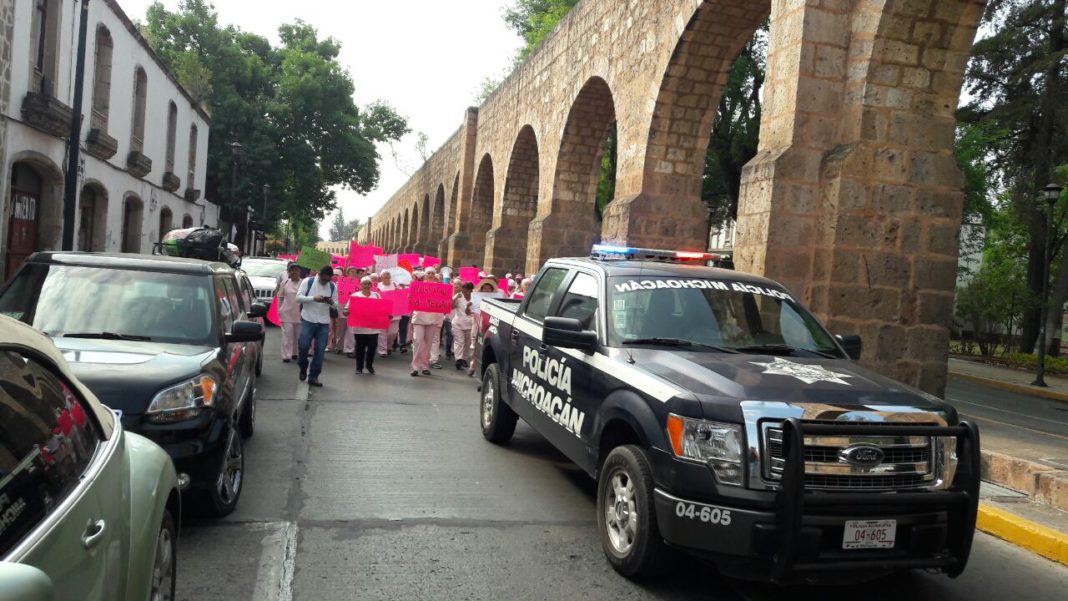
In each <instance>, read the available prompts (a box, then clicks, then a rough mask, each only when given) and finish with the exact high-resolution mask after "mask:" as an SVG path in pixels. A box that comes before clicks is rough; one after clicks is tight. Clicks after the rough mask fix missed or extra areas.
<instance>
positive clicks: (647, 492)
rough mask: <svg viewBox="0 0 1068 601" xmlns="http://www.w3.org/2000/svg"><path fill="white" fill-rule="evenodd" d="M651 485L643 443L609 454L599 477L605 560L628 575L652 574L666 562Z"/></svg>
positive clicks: (599, 524)
mask: <svg viewBox="0 0 1068 601" xmlns="http://www.w3.org/2000/svg"><path fill="white" fill-rule="evenodd" d="M653 487H654V484H653V474H652V468H651V467H650V465H649V459H648V457H647V456H646V454H645V451H644V450H642V448H641V447H638V446H635V445H625V446H621V447H616V448H615V449H613V450H612V452H611V453H609V454H608V458H607V459H605V462H604V466H603V467H602V468H601V475H600V477H599V478H598V482H597V531H598V533H599V534H600V536H601V547H602V548H603V549H604V554H605V556H606V557H607V558H608V563H610V564H612V567H613V568H614V569H615V570H616V571H617V572H619V573H620V574H622V575H623V576H626V577H627V578H632V579H636V580H638V579H642V578H648V577H651V576H656V575H658V574H661V573H662V572H663V571H664V568H665V567H666V566H667V564H668V562H669V561H670V557H669V555H670V549H669V548H668V547H667V545H666V544H665V543H664V539H663V538H662V537H661V536H660V529H659V528H658V527H657V523H656V512H655V510H654V508H653Z"/></svg>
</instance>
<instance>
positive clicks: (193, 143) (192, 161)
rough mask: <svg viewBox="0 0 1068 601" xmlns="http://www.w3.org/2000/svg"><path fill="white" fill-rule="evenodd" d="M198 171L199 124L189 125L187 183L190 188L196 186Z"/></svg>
mask: <svg viewBox="0 0 1068 601" xmlns="http://www.w3.org/2000/svg"><path fill="white" fill-rule="evenodd" d="M196 171H197V126H196V125H195V124H194V125H191V126H189V175H188V177H187V179H186V180H185V181H186V185H187V186H188V187H189V189H190V190H192V189H193V188H195V187H196V185H197V180H196Z"/></svg>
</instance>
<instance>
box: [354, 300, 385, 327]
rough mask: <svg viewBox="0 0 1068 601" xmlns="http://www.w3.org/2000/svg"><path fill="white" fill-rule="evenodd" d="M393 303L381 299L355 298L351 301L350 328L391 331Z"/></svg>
mask: <svg viewBox="0 0 1068 601" xmlns="http://www.w3.org/2000/svg"><path fill="white" fill-rule="evenodd" d="M391 311H393V302H392V301H388V300H385V299H381V298H368V297H366V296H353V297H352V298H350V299H349V326H351V327H354V328H372V329H375V330H386V329H389V316H390V312H391Z"/></svg>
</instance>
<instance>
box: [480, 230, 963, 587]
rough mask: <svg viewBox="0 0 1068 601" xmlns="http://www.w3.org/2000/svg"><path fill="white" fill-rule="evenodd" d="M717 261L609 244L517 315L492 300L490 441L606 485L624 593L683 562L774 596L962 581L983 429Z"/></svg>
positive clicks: (547, 284)
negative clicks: (908, 573) (932, 574)
mask: <svg viewBox="0 0 1068 601" xmlns="http://www.w3.org/2000/svg"><path fill="white" fill-rule="evenodd" d="M713 258H714V257H712V256H710V255H706V254H704V253H690V252H671V251H658V250H650V249H636V248H619V247H611V246H601V245H599V246H595V247H594V252H593V254H592V255H591V256H590V257H589V258H574V259H553V260H550V261H548V262H547V263H546V265H545V266H544V267H543V268H542V270H541V272H540V273H539V274H538V276H537V278H536V280H535V283H534V285H533V287H532V288H531V290H530V292H529V293H528V295H527V296H526V298H524V299H522V300H503V299H491V300H485V301H483V302H482V304H481V316H482V319H481V325H480V326H479V327H478V332H477V336H476V337H477V341H478V346H477V350H476V355H475V358H476V360H477V361H478V368H479V370H480V372H481V376H482V384H481V387H480V391H481V411H480V416H481V426H482V433H483V435H484V436H485V437H486V438H487V439H488V440H490V441H491V442H494V443H504V442H506V441H508V440H509V439H510V438H511V436H512V434H513V432H514V431H515V427H516V421H517V419H518V418H523V420H524V421H525V422H527V423H528V424H530V426H531V427H532V428H533V429H534V430H536V431H537V432H538V433H540V434H541V435H542V436H544V437H545V438H546V439H548V441H549V442H551V443H552V444H553V445H554V446H555V447H556V448H558V449H559V450H560V451H561V452H562V453H564V454H565V455H567V457H568V458H570V459H571V460H572V461H574V462H575V463H576V464H578V465H579V466H580V467H581V468H582V469H584V470H585V471H586V472H587V473H588V474H589V475H590V476H592V477H593V478H595V479H596V480H597V527H598V532H599V533H600V538H601V542H602V546H603V548H604V552H605V555H606V556H607V558H608V561H609V563H611V565H612V567H613V568H615V569H616V570H617V571H618V572H619V573H621V574H622V575H624V576H627V577H630V578H641V577H646V576H651V575H654V574H656V573H658V572H661V571H662V570H663V568H664V567H666V565H667V563H668V562H669V561H670V557H671V556H672V555H673V554H674V553H676V552H678V551H684V552H688V553H691V554H694V555H699V556H702V557H705V558H708V559H710V560H712V561H714V562H715V563H716V564H717V566H718V567H719V569H720V571H722V572H724V573H726V574H730V575H734V576H738V577H744V578H756V579H770V580H772V581H775V582H780V583H788V582H811V581H816V580H819V581H828V580H838V581H843V580H854V581H855V580H865V579H870V578H876V577H880V576H883V575H886V574H889V573H893V572H897V571H902V570H909V569H920V568H922V569H929V570H935V571H939V572H943V573H946V574H948V575H949V576H957V575H959V574H961V572H962V571H963V570H964V567H965V565H966V563H967V561H968V555H969V552H970V549H971V544H972V538H973V535H974V531H975V520H976V511H977V507H978V491H979V469H980V468H979V433H978V430H977V429H976V427H975V425H974V424H971V423H968V422H965V421H961V420H960V419H959V417H958V415H957V412H956V410H954V409H953V407H951V406H949V405H948V404H946V403H945V402H943V401H942V400H940V399H938V398H936V397H934V396H932V395H929V394H926V393H924V392H921V391H918V390H915V389H913V388H910V387H908V386H905V385H903V384H901V383H899V382H896V381H894V380H891V379H889V378H886V377H883V376H881V375H879V374H877V373H874V372H872V371H871V370H868V369H865V368H863V367H861V366H860V365H858V364H857V363H856V362H855V359H857V358H858V357H859V355H860V347H861V341H860V339H859V338H858V337H855V336H849V337H838V336H834V335H832V334H830V333H828V331H827V330H826V329H825V328H824V327H823V326H822V325H821V324H820V323H819V322H818V321H817V320H816V319H815V318H814V317H813V316H812V315H811V314H810V313H809V312H808V311H806V310H805V308H804V307H802V306H801V305H800V303H798V301H797V300H796V299H795V298H794V296H793V295H792V294H791V293H790V292H789V291H787V290H786V289H784V288H783V287H782V286H780V285H779V284H777V283H775V282H773V281H771V280H767V279H764V278H759V277H754V276H751V275H745V274H742V273H738V272H735V271H730V270H726V269H718V268H714V267H708V266H706V263H707V262H708V261H709V259H713Z"/></svg>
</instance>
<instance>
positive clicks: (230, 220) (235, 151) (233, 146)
mask: <svg viewBox="0 0 1068 601" xmlns="http://www.w3.org/2000/svg"><path fill="white" fill-rule="evenodd" d="M230 157H231V159H232V162H233V171H232V172H231V173H230V202H228V203H227V207H226V224H227V226H228V227H229V228H230V229H229V231H227V232H226V239H227V240H228V241H230V242H233V241H234V235H233V232H234V210H235V206H236V204H237V203H236V200H237V162H238V161H239V160H240V159H241V143H240V142H232V143H230Z"/></svg>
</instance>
